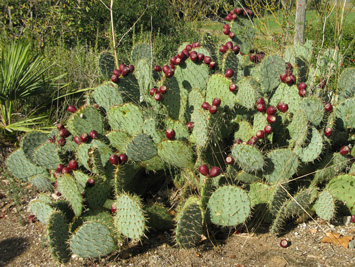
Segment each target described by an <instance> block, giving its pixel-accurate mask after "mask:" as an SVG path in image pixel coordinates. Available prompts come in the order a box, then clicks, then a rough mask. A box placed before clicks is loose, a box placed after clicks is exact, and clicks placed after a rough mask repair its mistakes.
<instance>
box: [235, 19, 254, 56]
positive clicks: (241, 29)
mask: <svg viewBox="0 0 355 267" xmlns="http://www.w3.org/2000/svg"><path fill="white" fill-rule="evenodd" d="M230 28H231V32H233V33H235V37H234V38H233V43H234V42H235V43H236V44H237V45H238V46H239V47H240V52H242V53H243V54H245V55H247V54H249V51H250V49H251V48H252V44H253V43H254V37H255V27H254V25H253V22H252V21H251V20H249V19H248V18H239V19H238V22H236V21H234V22H231V23H230Z"/></svg>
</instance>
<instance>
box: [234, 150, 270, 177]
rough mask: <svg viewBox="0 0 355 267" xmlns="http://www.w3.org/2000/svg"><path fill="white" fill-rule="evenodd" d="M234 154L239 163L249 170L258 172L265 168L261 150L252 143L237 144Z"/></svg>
mask: <svg viewBox="0 0 355 267" xmlns="http://www.w3.org/2000/svg"><path fill="white" fill-rule="evenodd" d="M232 155H233V158H234V159H235V161H236V162H237V163H238V165H239V166H240V167H241V168H242V169H243V170H245V171H247V172H256V171H259V170H261V169H262V168H263V166H264V158H263V155H262V154H261V152H260V151H259V150H258V149H257V148H255V147H253V146H250V145H242V144H240V145H235V146H234V147H233V149H232Z"/></svg>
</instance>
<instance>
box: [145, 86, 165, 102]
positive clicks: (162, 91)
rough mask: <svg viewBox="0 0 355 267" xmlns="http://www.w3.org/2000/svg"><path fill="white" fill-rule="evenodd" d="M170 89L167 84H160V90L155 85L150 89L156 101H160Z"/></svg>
mask: <svg viewBox="0 0 355 267" xmlns="http://www.w3.org/2000/svg"><path fill="white" fill-rule="evenodd" d="M167 91H168V88H167V87H166V86H165V85H162V86H160V88H159V90H158V89H157V88H155V87H153V88H152V89H150V91H149V94H150V95H151V96H154V99H155V100H156V101H160V100H161V99H162V98H163V96H162V95H163V94H165V93H166V92H167Z"/></svg>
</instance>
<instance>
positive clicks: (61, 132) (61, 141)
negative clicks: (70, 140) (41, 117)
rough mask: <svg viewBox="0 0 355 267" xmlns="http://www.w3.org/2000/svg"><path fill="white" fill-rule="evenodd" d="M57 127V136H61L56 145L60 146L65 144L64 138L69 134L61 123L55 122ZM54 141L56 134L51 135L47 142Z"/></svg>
mask: <svg viewBox="0 0 355 267" xmlns="http://www.w3.org/2000/svg"><path fill="white" fill-rule="evenodd" d="M57 129H58V130H59V136H60V137H61V138H60V139H59V140H58V145H60V146H65V144H66V138H67V137H68V136H70V135H71V133H70V132H69V130H68V129H67V128H65V127H64V125H63V124H62V123H58V124H57ZM55 141H56V136H53V138H49V140H48V143H55Z"/></svg>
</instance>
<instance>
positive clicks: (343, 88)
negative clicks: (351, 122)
mask: <svg viewBox="0 0 355 267" xmlns="http://www.w3.org/2000/svg"><path fill="white" fill-rule="evenodd" d="M354 81H355V68H347V69H345V70H343V72H342V73H341V75H340V77H339V81H338V87H339V91H338V92H339V101H344V100H346V99H348V98H351V97H354V96H355V83H354Z"/></svg>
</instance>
